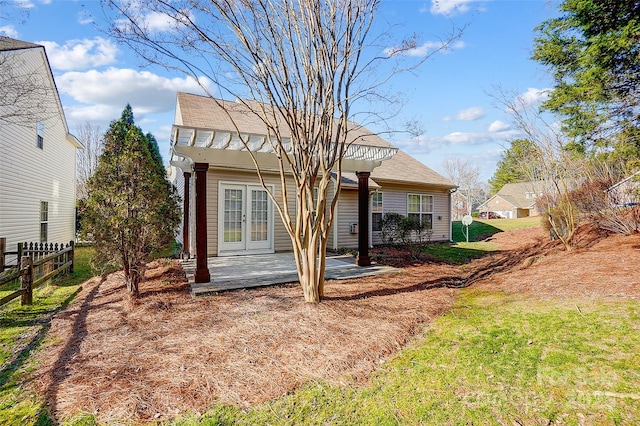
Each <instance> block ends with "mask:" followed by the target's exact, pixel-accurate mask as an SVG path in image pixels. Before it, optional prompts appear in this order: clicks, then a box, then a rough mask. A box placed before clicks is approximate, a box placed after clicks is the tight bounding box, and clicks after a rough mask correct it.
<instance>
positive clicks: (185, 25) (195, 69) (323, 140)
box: [108, 0, 459, 302]
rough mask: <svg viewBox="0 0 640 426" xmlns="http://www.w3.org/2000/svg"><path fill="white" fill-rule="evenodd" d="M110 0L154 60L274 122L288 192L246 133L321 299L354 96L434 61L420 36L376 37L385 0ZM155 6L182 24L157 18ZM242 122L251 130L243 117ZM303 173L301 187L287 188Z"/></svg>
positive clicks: (119, 30) (307, 291)
mask: <svg viewBox="0 0 640 426" xmlns="http://www.w3.org/2000/svg"><path fill="white" fill-rule="evenodd" d="M108 3H109V5H110V6H111V8H112V10H114V11H115V12H116V16H114V18H113V27H112V29H111V32H112V34H114V35H115V36H116V37H117V38H118V39H119V40H120V41H122V42H124V43H127V44H128V45H129V46H130V47H132V48H133V49H134V50H135V51H137V52H138V53H139V54H140V55H141V56H142V57H143V58H145V59H146V60H147V61H149V62H151V63H155V64H160V65H162V66H165V67H168V68H172V69H175V70H179V71H181V72H186V73H187V74H189V75H192V76H193V77H194V78H196V79H201V77H203V76H204V77H206V78H207V79H209V80H210V81H213V82H214V83H215V84H216V87H217V89H218V90H220V91H222V92H223V93H225V94H228V95H230V96H233V97H234V98H236V99H238V100H239V102H241V103H242V104H243V105H244V107H245V108H246V109H247V110H249V111H250V112H251V114H253V115H255V117H257V118H258V119H259V120H260V121H261V122H262V123H264V125H265V126H266V128H267V133H268V134H267V138H266V139H267V141H268V143H269V144H270V148H271V151H272V152H273V153H274V155H275V156H276V157H277V159H278V161H279V168H280V178H281V179H280V180H281V188H280V192H281V193H282V196H281V197H276V196H275V194H274V193H273V192H271V191H270V189H269V187H268V186H267V185H265V183H264V179H263V175H262V171H261V169H260V166H259V164H258V161H257V160H256V158H255V156H253V153H252V151H251V149H250V146H249V144H248V140H244V139H243V140H242V142H243V143H244V144H245V147H246V148H247V149H246V150H247V151H248V152H249V153H251V155H252V158H253V162H254V165H255V167H256V170H257V173H258V176H259V178H260V180H261V182H262V185H263V187H264V189H265V190H266V191H267V193H268V194H269V196H270V198H271V200H272V202H273V204H274V205H275V208H276V209H277V211H278V212H279V214H280V217H281V219H282V222H283V223H284V226H285V228H286V230H287V232H288V234H289V236H290V238H291V242H292V245H293V252H294V255H295V256H294V257H295V259H296V265H297V270H298V277H299V280H300V284H301V287H302V290H303V293H304V297H305V300H306V301H308V302H318V301H319V300H320V299H321V297H322V296H323V293H324V273H325V258H326V256H325V253H326V247H327V242H328V237H329V232H330V230H331V227H332V224H333V218H334V213H335V207H336V202H337V199H336V198H334V199H332V200H330V199H329V197H328V196H327V189H328V188H329V186H330V182H331V180H332V178H333V176H332V173H333V174H335V176H336V177H337V178H336V179H335V181H336V182H337V185H338V190H339V187H340V182H341V175H342V159H343V157H344V155H345V153H346V152H347V150H348V149H349V147H350V145H351V143H352V142H353V140H352V138H353V137H352V136H351V134H352V131H353V130H354V129H357V126H355V125H354V124H353V122H352V121H350V120H351V119H353V117H354V115H355V114H354V109H353V107H354V104H357V103H359V102H361V101H362V102H363V104H364V103H366V102H368V101H370V100H372V99H371V98H375V97H377V96H380V93H381V91H380V88H381V87H382V86H383V85H384V84H385V83H386V82H387V81H388V80H389V78H390V77H391V76H393V75H394V74H397V73H398V72H401V71H402V70H406V69H407V68H411V67H415V66H416V65H417V64H418V63H420V62H422V61H423V60H424V58H422V59H418V60H417V62H416V59H415V57H413V56H411V55H408V54H407V53H408V52H409V51H410V50H411V49H414V48H415V47H416V46H417V39H415V38H412V39H410V40H407V41H403V42H401V43H399V44H397V45H395V46H391V47H390V48H388V49H386V50H385V49H383V48H381V47H380V46H374V45H373V43H371V42H370V41H369V40H370V36H371V35H370V32H371V29H372V23H373V18H374V15H375V12H376V10H377V8H378V6H379V5H380V0H319V1H309V0H280V1H275V0H254V1H246V0H221V1H215V2H205V1H198V0H196V1H171V2H169V1H159V0H155V1H151V2H145V3H144V9H140V8H139V6H141V5H142V3H139V2H127V3H126V4H125V2H123V3H119V2H116V1H114V0H111V1H108ZM151 15H152V16H153V17H154V20H153V22H156V23H157V22H164V23H167V24H168V25H170V26H171V31H167V32H159V31H157V30H155V29H154V28H152V27H151V26H150V25H149V22H150V21H149V20H147V17H148V16H151ZM458 36H459V34H454V35H453V36H451V37H450V38H448V39H447V40H445V41H444V42H443V43H442V46H441V49H446V48H447V47H448V46H449V44H450V43H451V42H453V41H454V40H455V39H456V38H457V37H458ZM375 40H376V41H380V39H378V38H376V39H375ZM437 50H439V49H436V50H434V51H433V52H431V54H433V53H435V52H436V51H437ZM381 62H385V64H384V66H381V67H378V65H380V63H381ZM200 81H202V80H200ZM203 88H204V89H206V87H203ZM212 97H213V96H212ZM247 99H248V100H247ZM229 118H230V119H232V118H231V117H229ZM359 121H360V122H362V120H359ZM234 126H235V127H236V129H235V130H236V133H237V136H238V137H241V136H240V133H241V132H240V127H241V123H234ZM241 139H242V138H241ZM291 180H292V181H293V183H294V186H295V188H296V193H295V194H289V192H288V189H287V182H290V181H291ZM316 190H317V192H316V194H317V196H314V191H316ZM292 196H293V197H295V199H296V203H295V206H296V207H295V209H291V208H290V207H289V204H288V200H289V199H290V197H292Z"/></svg>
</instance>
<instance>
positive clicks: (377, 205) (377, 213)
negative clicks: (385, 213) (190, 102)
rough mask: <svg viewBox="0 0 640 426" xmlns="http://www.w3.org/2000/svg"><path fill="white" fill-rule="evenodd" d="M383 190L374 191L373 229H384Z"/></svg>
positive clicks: (372, 208)
mask: <svg viewBox="0 0 640 426" xmlns="http://www.w3.org/2000/svg"><path fill="white" fill-rule="evenodd" d="M381 223H382V192H378V191H376V192H374V193H373V195H372V196H371V230H373V231H380V230H381V229H382V226H381Z"/></svg>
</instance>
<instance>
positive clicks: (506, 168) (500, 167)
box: [489, 139, 536, 195]
mask: <svg viewBox="0 0 640 426" xmlns="http://www.w3.org/2000/svg"><path fill="white" fill-rule="evenodd" d="M535 149H536V148H535V145H534V144H533V142H531V141H530V140H528V139H515V140H512V141H511V146H510V147H509V149H507V150H506V151H505V152H503V153H502V156H501V158H500V160H499V161H498V164H497V167H496V171H495V172H494V174H493V176H492V177H491V179H489V185H491V195H494V194H495V193H497V192H498V191H500V189H501V188H502V187H503V186H504V185H505V184H507V183H516V182H525V181H527V180H529V177H528V174H527V169H525V168H524V167H522V166H523V164H525V163H527V161H528V160H529V159H530V157H531V154H532V153H533V152H534V151H535Z"/></svg>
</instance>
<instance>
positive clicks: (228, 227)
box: [224, 188, 242, 243]
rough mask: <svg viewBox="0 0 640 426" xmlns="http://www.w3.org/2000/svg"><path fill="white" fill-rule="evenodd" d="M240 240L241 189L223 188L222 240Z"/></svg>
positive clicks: (233, 241) (228, 241)
mask: <svg viewBox="0 0 640 426" xmlns="http://www.w3.org/2000/svg"><path fill="white" fill-rule="evenodd" d="M240 241H242V190H241V189H226V188H225V190H224V242H225V243H235V242H240Z"/></svg>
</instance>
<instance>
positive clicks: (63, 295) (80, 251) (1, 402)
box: [0, 247, 93, 424]
mask: <svg viewBox="0 0 640 426" xmlns="http://www.w3.org/2000/svg"><path fill="white" fill-rule="evenodd" d="M92 254H93V250H92V249H91V248H90V247H78V248H76V249H75V264H74V272H73V274H70V275H67V276H63V277H60V278H59V279H57V280H56V281H54V282H53V283H52V284H48V285H43V286H41V287H39V288H38V289H36V290H34V293H33V304H32V305H31V306H20V302H19V300H20V298H18V299H16V300H14V301H12V302H10V303H8V304H7V305H5V306H3V307H2V308H0V365H2V369H1V370H0V413H2V414H1V415H0V424H48V423H49V421H48V416H47V415H46V412H45V411H44V410H43V408H42V404H41V402H40V401H38V400H36V399H35V398H34V397H33V396H31V395H27V394H26V393H25V392H24V391H23V390H22V387H21V383H20V382H21V380H22V379H23V374H24V373H25V372H27V371H29V369H30V368H32V366H31V365H30V363H29V356H30V355H31V354H32V353H33V352H34V351H35V350H37V348H38V347H39V346H40V345H41V343H42V340H43V338H44V336H45V334H46V331H47V330H48V329H49V320H50V318H51V316H52V315H53V314H54V313H55V312H58V311H59V310H61V309H63V308H64V307H65V306H67V305H68V304H69V303H70V302H71V300H73V298H74V297H75V295H76V294H77V293H78V291H79V288H80V284H81V283H83V282H84V281H86V280H87V279H89V278H91V277H92V276H93V271H92V270H91V267H90V266H89V265H90V259H91V257H92Z"/></svg>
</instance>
